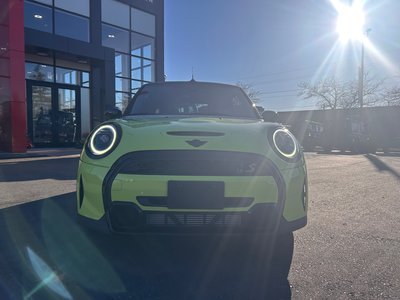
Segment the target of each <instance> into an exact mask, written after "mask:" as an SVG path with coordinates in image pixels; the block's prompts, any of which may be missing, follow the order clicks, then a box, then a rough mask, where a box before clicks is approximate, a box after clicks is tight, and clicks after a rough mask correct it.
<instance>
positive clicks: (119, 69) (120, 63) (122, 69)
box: [115, 52, 129, 77]
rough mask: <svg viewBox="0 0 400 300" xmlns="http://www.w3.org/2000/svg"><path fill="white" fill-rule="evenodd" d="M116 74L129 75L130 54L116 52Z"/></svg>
mask: <svg viewBox="0 0 400 300" xmlns="http://www.w3.org/2000/svg"><path fill="white" fill-rule="evenodd" d="M115 75H116V76H121V77H129V55H126V54H122V53H118V52H116V53H115Z"/></svg>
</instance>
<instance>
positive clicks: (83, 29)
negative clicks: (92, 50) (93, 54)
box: [54, 10, 89, 42]
mask: <svg viewBox="0 0 400 300" xmlns="http://www.w3.org/2000/svg"><path fill="white" fill-rule="evenodd" d="M54 13H55V23H56V24H55V33H56V34H59V35H62V36H66V37H70V38H73V39H77V40H81V41H84V42H89V19H87V18H84V17H79V16H76V15H73V14H69V13H66V12H62V11H60V10H55V12H54Z"/></svg>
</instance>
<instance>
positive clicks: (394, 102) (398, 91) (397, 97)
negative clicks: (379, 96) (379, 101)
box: [383, 86, 400, 106]
mask: <svg viewBox="0 0 400 300" xmlns="http://www.w3.org/2000/svg"><path fill="white" fill-rule="evenodd" d="M383 101H384V103H385V104H386V105H387V106H400V86H395V87H392V88H390V89H387V90H385V91H384V92H383Z"/></svg>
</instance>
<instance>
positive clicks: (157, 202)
mask: <svg viewBox="0 0 400 300" xmlns="http://www.w3.org/2000/svg"><path fill="white" fill-rule="evenodd" d="M136 200H137V201H138V202H139V204H140V205H142V206H150V207H168V203H167V201H168V197H162V196H161V197H158V196H139V197H136ZM253 201H254V198H251V197H225V199H224V207H249V206H250V205H251V204H252V203H253Z"/></svg>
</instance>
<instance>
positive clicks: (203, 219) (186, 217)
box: [146, 213, 242, 227]
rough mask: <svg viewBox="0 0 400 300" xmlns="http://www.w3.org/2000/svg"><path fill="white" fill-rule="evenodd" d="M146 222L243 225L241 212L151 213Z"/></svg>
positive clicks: (184, 224) (163, 224)
mask: <svg viewBox="0 0 400 300" xmlns="http://www.w3.org/2000/svg"><path fill="white" fill-rule="evenodd" d="M146 224H147V225H150V226H176V227H182V226H183V227H186V226H197V227H198V226H238V225H242V216H241V215H240V214H229V213H228V214H204V213H201V214H200V213H188V214H184V213H179V214H174V213H167V214H164V213H151V214H147V215H146Z"/></svg>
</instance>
